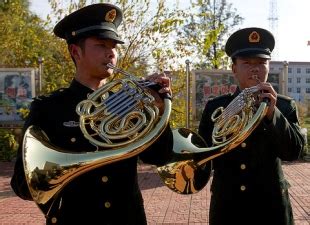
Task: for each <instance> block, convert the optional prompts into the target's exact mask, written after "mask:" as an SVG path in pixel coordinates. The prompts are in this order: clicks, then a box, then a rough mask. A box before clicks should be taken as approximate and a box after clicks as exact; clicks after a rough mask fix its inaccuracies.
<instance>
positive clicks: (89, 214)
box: [11, 80, 173, 225]
mask: <svg viewBox="0 0 310 225" xmlns="http://www.w3.org/2000/svg"><path fill="white" fill-rule="evenodd" d="M91 92H92V90H91V89H89V88H87V87H85V86H83V85H81V84H80V83H78V82H77V81H75V80H73V82H72V83H71V85H70V87H69V88H66V89H61V90H58V91H56V92H54V93H53V94H51V95H50V96H41V97H38V98H36V99H35V100H34V101H33V103H32V105H31V113H30V115H29V117H28V119H27V121H26V123H25V127H24V128H25V129H26V128H27V127H29V126H30V125H37V126H39V127H40V128H41V129H43V131H45V133H46V134H47V136H48V137H49V139H50V141H51V142H52V143H53V144H54V145H56V146H59V147H60V148H63V149H66V150H68V151H73V152H79V151H94V150H95V147H94V146H93V145H92V144H90V143H89V141H88V140H87V139H85V138H84V136H83V133H82V132H81V130H80V128H79V125H78V124H79V116H78V115H77V113H76V111H75V109H76V106H77V104H78V103H79V102H80V101H81V100H84V99H86V97H87V94H89V93H91ZM172 142H173V140H172V133H171V130H170V128H169V126H168V127H167V128H166V129H165V131H164V133H163V135H161V137H160V138H159V139H158V140H157V141H156V142H155V143H154V144H153V145H152V146H151V147H150V148H149V149H146V150H144V151H143V152H142V153H140V155H139V157H140V158H141V159H142V160H143V161H144V162H146V163H150V164H158V165H159V164H161V163H163V162H164V160H165V159H167V158H168V157H169V153H170V149H171V146H172ZM137 159H138V156H136V157H132V158H129V159H126V160H121V161H118V162H116V163H112V164H109V165H105V166H103V167H101V168H98V169H95V170H92V171H90V172H87V173H85V174H83V175H81V176H79V177H77V178H76V179H74V180H73V181H71V182H70V183H69V184H68V185H67V186H66V187H65V188H64V190H63V191H62V192H61V193H60V196H59V198H58V199H57V204H55V205H56V207H53V209H52V211H51V215H50V216H49V218H47V220H46V222H47V224H84V225H85V224H122V225H126V224H128V225H140V224H146V217H145V212H144V207H143V199H142V195H141V191H140V189H139V186H138V179H137ZM11 186H12V188H13V190H14V191H15V193H16V194H17V195H18V196H20V197H21V198H23V199H28V200H32V198H31V196H30V194H29V190H28V187H27V185H26V181H25V175H24V170H23V164H22V156H21V150H19V152H18V157H17V161H16V165H15V171H14V175H13V177H12V180H11ZM54 222H56V223H54Z"/></svg>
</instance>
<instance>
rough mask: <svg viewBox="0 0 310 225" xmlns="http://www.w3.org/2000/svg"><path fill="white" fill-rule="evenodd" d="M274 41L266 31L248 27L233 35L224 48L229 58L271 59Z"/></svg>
mask: <svg viewBox="0 0 310 225" xmlns="http://www.w3.org/2000/svg"><path fill="white" fill-rule="evenodd" d="M274 45H275V39H274V37H273V35H272V33H270V32H269V31H268V30H265V29H262V28H257V27H250V28H244V29H241V30H238V31H236V32H235V33H233V34H232V35H231V36H230V37H229V38H228V40H227V42H226V46H225V52H226V54H227V55H228V56H229V57H231V58H235V57H260V58H266V59H270V58H271V52H272V50H273V48H274Z"/></svg>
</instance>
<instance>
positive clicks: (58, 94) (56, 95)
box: [34, 88, 68, 101]
mask: <svg viewBox="0 0 310 225" xmlns="http://www.w3.org/2000/svg"><path fill="white" fill-rule="evenodd" d="M67 90H68V88H60V89H58V90H56V91H53V92H51V93H48V94H45V95H39V96H37V97H35V98H34V100H38V101H42V100H48V99H55V98H59V97H62V96H63V94H65V93H66V92H67Z"/></svg>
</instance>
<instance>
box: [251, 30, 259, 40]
mask: <svg viewBox="0 0 310 225" xmlns="http://www.w3.org/2000/svg"><path fill="white" fill-rule="evenodd" d="M259 40H260V36H259V33H257V32H256V31H253V32H252V33H251V34H250V35H249V42H250V43H257V42H259Z"/></svg>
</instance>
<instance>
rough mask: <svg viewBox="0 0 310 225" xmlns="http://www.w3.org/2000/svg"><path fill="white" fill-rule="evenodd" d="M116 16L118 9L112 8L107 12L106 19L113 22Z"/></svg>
mask: <svg viewBox="0 0 310 225" xmlns="http://www.w3.org/2000/svg"><path fill="white" fill-rule="evenodd" d="M115 17H116V10H115V9H112V10H110V11H109V12H107V14H105V20H106V21H108V22H110V23H112V22H113V21H114V20H115Z"/></svg>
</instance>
